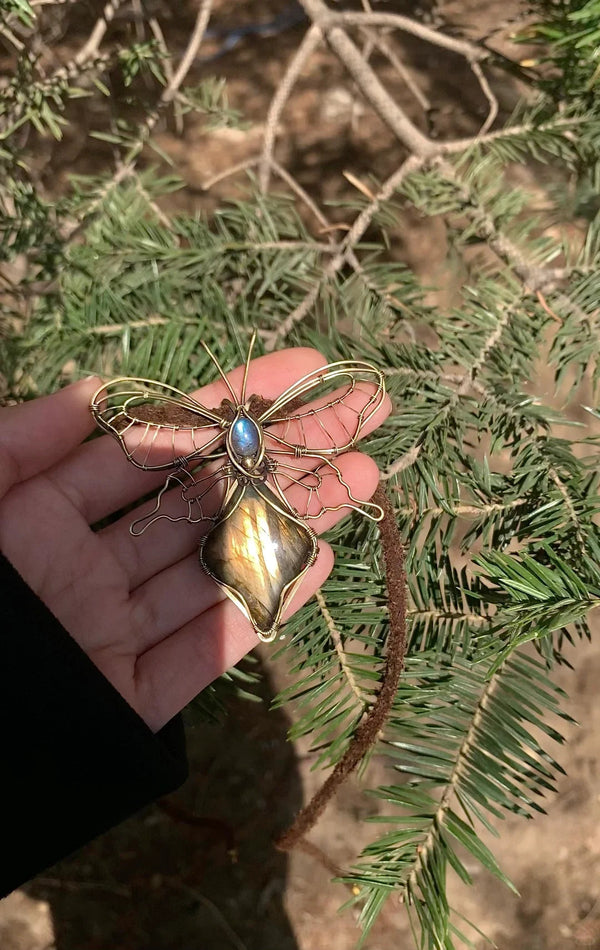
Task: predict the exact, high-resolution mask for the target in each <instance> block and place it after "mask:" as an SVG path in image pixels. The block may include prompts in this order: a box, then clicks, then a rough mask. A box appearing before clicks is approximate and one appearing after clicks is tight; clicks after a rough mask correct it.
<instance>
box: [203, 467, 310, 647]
mask: <svg viewBox="0 0 600 950" xmlns="http://www.w3.org/2000/svg"><path fill="white" fill-rule="evenodd" d="M240 491H241V493H242V498H241V501H240V502H239V504H238V506H237V508H236V509H235V511H234V512H233V514H232V515H230V516H229V517H228V518H224V519H223V521H220V522H219V523H218V524H216V525H215V527H214V528H213V529H212V530H211V531H210V532H209V534H208V535H207V537H206V539H205V542H204V545H203V547H202V551H201V554H200V560H201V562H202V564H203V566H205V567H206V568H207V569H208V571H209V572H210V573H211V574H212V575H213V577H215V578H216V580H217V581H220V582H221V583H223V584H227V585H228V586H229V587H232V588H233V589H234V590H235V591H237V592H238V594H240V595H241V596H242V597H243V599H244V601H245V602H246V605H247V607H248V612H249V614H250V616H251V618H252V620H253V622H254V623H255V625H256V626H257V627H258V629H259V630H260V631H261V633H268V632H269V631H270V630H271V629H272V627H273V624H274V623H275V621H276V619H277V616H278V613H279V609H280V604H281V601H282V595H283V591H284V588H285V587H286V585H287V584H289V583H291V581H293V580H294V578H296V577H297V576H298V575H299V574H300V573H301V572H302V571H303V570H304V568H305V567H306V565H307V564H308V562H309V560H310V556H311V554H312V553H313V552H314V550H315V536H314V535H313V533H312V532H311V531H310V530H309V529H308V528H306V527H305V526H304V525H302V524H297V523H296V522H295V521H293V520H292V519H291V518H288V517H286V516H285V515H283V514H281V513H280V512H279V511H277V510H276V509H275V508H273V507H272V506H271V505H270V504H269V503H268V501H266V500H265V498H266V499H268V500H272V501H273V502H275V503H277V499H276V497H275V495H273V493H272V492H271V491H270V490H269V489H268V488H267V487H266V486H265V485H264V484H261V486H260V493H259V492H258V491H257V490H256V488H255V487H254V486H253V485H252V483H249V484H247V485H245V486H244V487H241V488H240ZM238 497H239V496H238ZM279 504H281V503H280V502H279Z"/></svg>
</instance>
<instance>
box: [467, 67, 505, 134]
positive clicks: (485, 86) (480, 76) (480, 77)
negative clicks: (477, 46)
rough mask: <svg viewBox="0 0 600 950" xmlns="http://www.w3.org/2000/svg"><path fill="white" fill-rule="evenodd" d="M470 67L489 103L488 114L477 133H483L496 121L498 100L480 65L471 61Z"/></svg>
mask: <svg viewBox="0 0 600 950" xmlns="http://www.w3.org/2000/svg"><path fill="white" fill-rule="evenodd" d="M471 69H472V70H473V72H474V74H475V76H476V77H477V81H478V82H479V86H480V88H481V91H482V92H483V94H484V96H485V98H486V99H487V101H488V103H489V110H488V114H487V116H486V119H485V122H484V123H483V125H482V126H481V128H480V130H479V135H485V133H486V132H487V131H488V130H489V129H491V127H492V126H493V124H494V122H495V121H496V117H497V115H498V100H497V99H496V96H495V95H494V93H493V92H492V89H491V86H490V84H489V82H488V81H487V79H486V78H485V74H484V72H483V69H482V68H481V65H480V64H479V63H478V62H476V61H474V62H472V63H471Z"/></svg>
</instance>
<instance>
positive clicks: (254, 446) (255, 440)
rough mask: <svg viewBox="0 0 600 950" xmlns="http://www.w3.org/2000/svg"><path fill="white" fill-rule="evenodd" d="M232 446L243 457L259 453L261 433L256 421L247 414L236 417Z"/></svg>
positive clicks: (232, 430) (232, 433)
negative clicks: (246, 415)
mask: <svg viewBox="0 0 600 950" xmlns="http://www.w3.org/2000/svg"><path fill="white" fill-rule="evenodd" d="M231 446H232V448H233V451H234V452H235V453H236V455H239V456H240V457H241V458H252V457H253V456H254V455H258V450H259V449H260V435H259V433H258V428H257V425H256V423H255V422H254V421H253V420H252V419H248V418H247V417H245V416H241V418H239V419H236V421H235V422H234V423H233V426H232V429H231Z"/></svg>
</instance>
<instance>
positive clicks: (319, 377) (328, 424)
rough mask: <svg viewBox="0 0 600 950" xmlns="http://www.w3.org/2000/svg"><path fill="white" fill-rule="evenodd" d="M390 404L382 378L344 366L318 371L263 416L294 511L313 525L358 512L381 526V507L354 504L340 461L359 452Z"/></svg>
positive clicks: (364, 366) (349, 363)
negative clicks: (324, 517) (375, 419)
mask: <svg viewBox="0 0 600 950" xmlns="http://www.w3.org/2000/svg"><path fill="white" fill-rule="evenodd" d="M385 399H386V395H385V382H384V378H383V374H382V373H381V372H380V371H379V370H378V369H376V368H375V367H374V366H371V364H369V363H364V362H362V361H354V360H343V361H340V362H339V363H329V364H328V365H326V366H323V367H322V368H321V369H318V370H314V371H313V372H312V373H309V374H308V375H307V376H304V377H303V378H302V379H300V380H299V381H298V382H297V383H295V384H294V385H293V386H291V387H290V388H289V389H287V390H286V391H285V392H284V393H282V395H281V396H279V398H278V399H276V400H275V402H274V403H273V404H272V405H271V406H269V407H268V408H267V409H266V410H265V411H264V412H263V413H262V415H261V416H260V422H261V424H262V425H263V426H264V435H265V446H266V450H267V453H268V454H269V456H270V457H271V458H272V459H273V461H274V463H275V466H274V472H273V474H272V479H273V482H274V483H275V486H276V488H277V490H278V491H279V493H280V494H282V493H283V491H284V490H285V491H287V489H288V488H289V487H290V486H293V487H292V490H291V494H293V496H294V497H295V498H296V502H295V510H296V511H297V513H298V514H299V515H300V517H302V518H305V519H308V520H315V519H318V518H320V517H321V515H322V514H324V513H325V512H326V511H337V510H340V509H342V508H349V509H354V510H356V511H360V512H362V513H363V514H365V515H366V516H367V517H369V518H373V519H375V520H379V518H381V516H382V511H381V509H380V508H379V506H377V505H374V504H372V503H370V502H363V501H360V500H359V499H357V498H355V497H354V495H353V494H352V492H351V490H350V486H349V485H348V483H347V482H346V480H345V479H344V477H343V474H342V471H341V469H340V468H339V466H338V465H337V464H336V463H335V462H334V461H333V460H334V459H335V457H336V456H338V455H341V454H342V453H343V452H346V451H348V450H349V449H352V448H354V447H355V446H356V444H357V442H358V440H359V439H360V437H361V435H363V434H366V431H368V429H369V423H370V422H371V420H372V419H373V417H374V416H375V415H376V414H377V413H378V412H379V411H380V410H381V409H382V407H383V405H384V402H385Z"/></svg>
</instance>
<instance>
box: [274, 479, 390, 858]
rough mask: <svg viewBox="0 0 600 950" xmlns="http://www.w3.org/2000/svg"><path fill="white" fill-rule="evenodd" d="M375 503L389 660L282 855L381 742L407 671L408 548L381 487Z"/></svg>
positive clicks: (283, 841) (281, 842)
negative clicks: (375, 692) (378, 508)
mask: <svg viewBox="0 0 600 950" xmlns="http://www.w3.org/2000/svg"><path fill="white" fill-rule="evenodd" d="M373 501H374V502H376V503H377V504H378V505H380V506H381V508H383V520H382V521H381V526H380V537H381V547H382V549H383V561H384V567H385V576H386V583H387V589H388V611H389V618H390V633H389V638H388V651H387V659H386V664H385V671H384V674H383V681H382V684H381V689H380V690H379V694H378V696H377V699H376V701H375V703H374V705H373V707H372V709H371V711H370V712H369V714H368V715H367V716H366V717H365V719H364V720H363V721H362V723H361V724H360V726H359V727H358V729H357V730H356V734H355V736H354V738H353V739H352V741H351V743H350V745H349V746H348V748H347V749H346V752H345V753H344V755H343V756H342V758H341V759H340V761H339V762H338V764H337V765H336V767H335V768H334V770H333V772H332V773H331V775H330V776H329V778H328V779H327V780H326V781H325V782H324V784H323V785H322V786H321V788H320V789H319V791H318V792H317V793H316V794H315V796H314V797H313V799H312V801H310V802H309V803H308V805H307V806H306V808H303V809H302V811H300V812H299V813H298V815H297V816H296V820H295V821H294V824H293V825H292V826H291V828H288V830H287V831H285V832H284V833H283V834H282V835H281V837H280V838H278V839H277V841H276V842H275V846H276V847H277V848H279V850H280V851H291V849H292V848H293V847H294V846H295V845H297V844H298V843H299V842H300V841H301V840H302V838H304V836H305V835H306V833H307V832H308V831H309V830H310V829H311V828H312V827H313V825H315V824H316V822H317V820H318V819H319V817H320V816H321V814H322V813H323V811H324V810H325V807H326V805H327V803H328V802H329V800H330V799H331V798H332V797H333V796H334V795H335V793H336V792H337V790H338V788H339V787H340V785H342V784H343V783H344V782H345V781H346V779H347V778H348V776H349V775H350V773H351V772H353V771H354V769H355V768H356V767H357V765H359V763H360V762H361V761H362V759H363V758H364V756H365V755H366V753H367V752H368V750H369V749H370V748H371V746H373V745H374V744H375V742H377V739H378V738H379V735H380V732H381V730H382V729H383V727H384V725H385V723H386V721H387V718H388V715H389V713H390V710H391V708H392V705H393V702H394V698H395V696H396V690H397V688H398V680H399V679H400V674H401V672H402V670H403V668H404V658H405V655H406V575H405V573H404V548H403V545H402V542H401V540H400V534H399V532H398V527H397V525H396V517H395V514H394V509H393V507H392V503H391V502H390V500H389V498H388V496H387V494H386V493H385V491H384V489H383V487H382V486H381V485H379V487H378V488H377V491H376V492H375V494H374V495H373Z"/></svg>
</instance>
